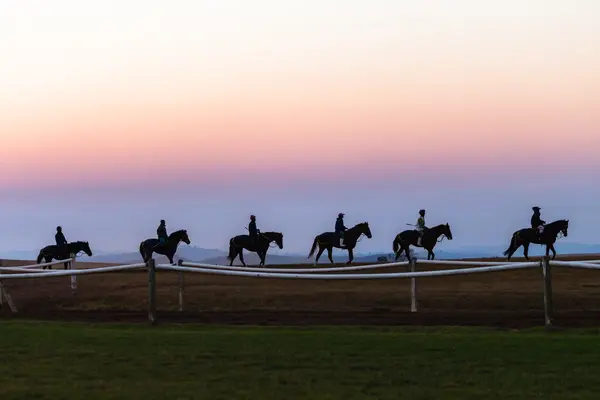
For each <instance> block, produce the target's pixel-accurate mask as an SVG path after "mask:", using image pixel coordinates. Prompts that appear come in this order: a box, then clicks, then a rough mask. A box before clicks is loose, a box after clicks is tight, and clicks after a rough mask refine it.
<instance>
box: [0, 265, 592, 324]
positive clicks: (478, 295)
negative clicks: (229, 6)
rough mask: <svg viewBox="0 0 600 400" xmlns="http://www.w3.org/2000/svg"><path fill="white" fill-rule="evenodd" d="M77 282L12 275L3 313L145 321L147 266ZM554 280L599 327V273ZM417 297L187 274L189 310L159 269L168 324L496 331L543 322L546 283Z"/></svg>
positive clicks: (581, 316)
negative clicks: (414, 306)
mask: <svg viewBox="0 0 600 400" xmlns="http://www.w3.org/2000/svg"><path fill="white" fill-rule="evenodd" d="M576 258H577V259H585V258H587V259H589V258H600V257H599V256H597V255H596V256H588V257H576ZM10 264H15V263H11V262H5V265H10ZM21 264H22V263H21ZM92 265H94V264H88V265H87V266H88V267H89V266H92ZM83 266H84V265H83V263H79V264H78V267H83ZM94 266H99V265H94ZM288 267H291V266H288ZM296 267H297V266H296ZM422 268H423V270H424V268H425V266H423V267H422ZM446 268H452V267H451V266H444V267H441V268H434V267H432V266H427V269H428V270H431V269H446ZM370 271H371V272H382V270H370ZM393 271H398V272H399V271H406V269H394V270H392V269H385V272H393ZM356 273H365V271H357V272H356ZM69 279H70V278H69V277H57V278H43V279H23V280H5V282H4V284H5V286H6V288H7V290H8V291H9V293H10V294H11V295H12V297H13V300H14V302H15V304H16V305H17V307H18V309H19V313H18V314H12V313H11V312H10V309H9V308H8V306H7V305H6V304H5V305H4V308H3V309H2V310H0V316H1V317H2V319H11V318H26V319H42V320H65V321H88V322H95V321H107V322H109V321H110V322H142V323H146V322H147V294H148V285H147V274H146V273H145V272H144V271H139V272H127V273H110V274H103V275H84V276H79V277H78V290H77V293H76V294H72V293H71V290H70V283H69V282H70V281H69ZM553 286H554V307H555V323H556V324H557V325H559V326H565V327H581V326H599V325H600V273H599V272H598V271H590V270H570V269H569V270H566V269H559V268H554V270H553ZM417 299H418V309H419V311H418V312H417V313H411V312H410V287H409V281H408V280H404V279H396V280H371V281H362V280H355V281H315V280H304V281H298V280H276V279H259V278H241V277H230V276H215V275H203V274H192V273H187V274H185V294H184V301H185V306H184V307H185V311H184V312H179V311H178V286H177V274H176V273H172V272H159V273H158V275H157V303H158V317H159V320H160V321H161V322H195V323H211V324H250V325H295V326H299V325H478V326H492V327H498V328H521V327H529V326H543V324H544V319H543V282H542V277H541V271H540V270H539V269H537V268H536V269H528V270H519V271H506V272H492V273H483V274H473V275H460V276H447V277H438V278H421V279H418V280H417Z"/></svg>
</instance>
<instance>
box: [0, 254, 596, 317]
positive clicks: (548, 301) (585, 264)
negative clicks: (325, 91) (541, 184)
mask: <svg viewBox="0 0 600 400" xmlns="http://www.w3.org/2000/svg"><path fill="white" fill-rule="evenodd" d="M75 261H76V259H75V256H74V255H73V256H72V258H70V259H67V260H59V261H53V262H50V263H43V264H35V265H23V266H15V267H0V306H1V305H2V303H3V301H4V300H6V301H7V302H8V303H9V305H10V306H11V309H12V310H13V311H14V312H16V311H17V310H16V307H15V306H14V303H13V301H12V298H11V297H10V295H9V294H8V293H7V291H6V288H5V287H4V285H3V283H2V282H3V281H4V280H13V279H31V278H45V277H60V276H69V277H70V278H71V289H72V290H73V291H74V290H75V289H76V286H77V284H76V282H77V281H76V277H77V276H78V275H92V274H101V273H109V272H119V271H129V270H137V269H146V270H147V271H148V290H149V293H148V297H149V314H148V318H149V320H150V322H151V323H155V322H156V270H163V271H175V272H178V273H179V280H178V281H179V309H180V310H181V311H183V289H184V279H183V277H184V273H201V274H210V275H224V276H238V277H251V278H271V279H295V280H298V279H306V280H374V279H410V280H411V285H410V286H411V289H410V290H411V307H410V309H411V311H412V312H416V311H417V291H416V279H417V278H426V277H442V276H452V275H467V274H475V273H485V272H501V271H509V270H517V269H527V268H536V267H541V269H542V272H543V277H544V314H545V320H546V326H551V325H552V319H553V315H552V314H553V305H552V278H551V267H562V268H582V269H595V270H598V269H600V260H585V261H550V260H549V259H548V258H547V257H544V258H543V259H542V261H541V262H492V261H451V260H419V261H418V263H419V264H430V265H452V266H460V265H463V266H471V267H473V268H454V269H445V270H434V271H418V272H417V271H416V265H417V261H415V260H413V261H412V262H410V263H409V262H407V261H403V262H392V263H378V264H370V265H360V266H350V267H335V268H315V267H313V268H259V267H232V266H225V265H214V264H203V263H192V262H182V261H180V262H179V264H178V265H170V264H158V265H157V264H156V262H155V260H154V259H152V260H150V261H149V262H148V263H147V264H146V263H135V264H126V265H117V266H109V267H100V268H89V269H73V265H74V264H75ZM65 262H68V263H69V269H68V270H42V269H40V268H43V267H45V266H50V265H57V264H63V263H65ZM406 266H408V267H409V268H410V271H409V272H386V273H346V272H349V271H365V270H369V269H389V268H395V267H406ZM4 272H13V273H9V274H6V273H4Z"/></svg>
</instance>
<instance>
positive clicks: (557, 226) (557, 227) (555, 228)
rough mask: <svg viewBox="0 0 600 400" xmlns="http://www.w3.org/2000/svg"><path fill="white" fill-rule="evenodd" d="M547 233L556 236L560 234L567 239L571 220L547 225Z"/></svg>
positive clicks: (562, 220)
mask: <svg viewBox="0 0 600 400" xmlns="http://www.w3.org/2000/svg"><path fill="white" fill-rule="evenodd" d="M545 231H549V232H552V234H554V235H557V234H558V233H559V232H560V233H562V234H563V236H564V237H567V235H568V234H569V220H568V219H559V220H558V221H554V222H551V223H549V224H547V225H546V227H545Z"/></svg>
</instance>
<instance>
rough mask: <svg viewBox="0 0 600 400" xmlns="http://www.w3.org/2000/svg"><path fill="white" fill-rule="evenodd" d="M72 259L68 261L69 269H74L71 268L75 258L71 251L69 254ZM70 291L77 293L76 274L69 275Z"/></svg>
mask: <svg viewBox="0 0 600 400" xmlns="http://www.w3.org/2000/svg"><path fill="white" fill-rule="evenodd" d="M70 257H71V258H72V259H73V260H72V261H69V269H74V268H73V264H75V260H76V257H77V256H76V255H75V254H73V253H71V256H70ZM71 292H72V293H73V294H76V293H77V275H71Z"/></svg>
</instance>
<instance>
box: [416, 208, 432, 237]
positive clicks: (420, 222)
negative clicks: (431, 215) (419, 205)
mask: <svg viewBox="0 0 600 400" xmlns="http://www.w3.org/2000/svg"><path fill="white" fill-rule="evenodd" d="M415 226H416V228H417V232H419V237H418V239H417V246H421V241H422V240H423V236H425V234H426V233H427V231H428V230H429V228H427V227H426V226H425V210H419V218H418V219H417V225H415Z"/></svg>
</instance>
